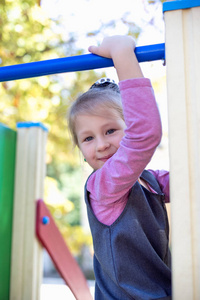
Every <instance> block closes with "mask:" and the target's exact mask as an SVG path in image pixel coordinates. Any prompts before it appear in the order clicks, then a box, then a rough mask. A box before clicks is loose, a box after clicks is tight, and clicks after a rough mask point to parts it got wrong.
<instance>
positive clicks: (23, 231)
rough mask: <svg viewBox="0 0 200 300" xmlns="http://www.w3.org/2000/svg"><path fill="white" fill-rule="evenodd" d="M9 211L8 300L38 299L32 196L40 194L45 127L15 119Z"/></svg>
mask: <svg viewBox="0 0 200 300" xmlns="http://www.w3.org/2000/svg"><path fill="white" fill-rule="evenodd" d="M17 127H18V130H17V154H16V173H15V195H14V212H13V239H12V261H11V264H12V270H11V289H10V299H11V300H27V299H28V300H38V299H39V298H40V286H41V279H42V248H41V246H40V244H39V242H38V240H37V239H36V236H35V222H36V200H37V199H38V198H43V191H44V178H45V145H46V137H47V130H46V128H45V127H44V126H43V125H42V124H40V123H19V124H18V126H17Z"/></svg>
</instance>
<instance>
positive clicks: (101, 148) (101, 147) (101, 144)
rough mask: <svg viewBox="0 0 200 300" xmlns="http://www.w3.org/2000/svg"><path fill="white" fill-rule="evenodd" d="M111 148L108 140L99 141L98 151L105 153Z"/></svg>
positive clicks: (100, 139) (101, 139)
mask: <svg viewBox="0 0 200 300" xmlns="http://www.w3.org/2000/svg"><path fill="white" fill-rule="evenodd" d="M108 147H109V143H108V141H106V139H104V138H99V139H98V140H97V147H96V148H97V151H104V150H106V149H107V148H108Z"/></svg>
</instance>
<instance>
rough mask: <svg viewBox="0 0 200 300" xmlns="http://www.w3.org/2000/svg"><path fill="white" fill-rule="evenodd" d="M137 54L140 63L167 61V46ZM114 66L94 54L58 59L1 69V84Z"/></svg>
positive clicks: (150, 47)
mask: <svg viewBox="0 0 200 300" xmlns="http://www.w3.org/2000/svg"><path fill="white" fill-rule="evenodd" d="M135 54H136V57H137V59H138V61H139V62H145V61H153V60H160V59H165V44H155V45H148V46H141V47H136V49H135ZM112 66H113V61H112V59H109V58H104V57H101V56H97V55H94V54H84V55H79V56H71V57H65V58H56V59H51V60H44V61H38V62H31V63H26V64H19V65H12V66H5V67H0V82H3V81H10V80H16V79H24V78H31V77H37V76H44V75H51V74H57V73H65V72H76V71H85V70H91V69H99V68H106V67H112Z"/></svg>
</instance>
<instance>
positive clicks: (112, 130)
mask: <svg viewBox="0 0 200 300" xmlns="http://www.w3.org/2000/svg"><path fill="white" fill-rule="evenodd" d="M115 131H116V129H109V130H108V131H107V132H106V134H112V133H114V132H115Z"/></svg>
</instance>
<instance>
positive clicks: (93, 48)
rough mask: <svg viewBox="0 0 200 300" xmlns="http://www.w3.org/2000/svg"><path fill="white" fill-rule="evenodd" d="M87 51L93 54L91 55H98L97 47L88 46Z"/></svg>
mask: <svg viewBox="0 0 200 300" xmlns="http://www.w3.org/2000/svg"><path fill="white" fill-rule="evenodd" d="M88 51H89V52H91V53H93V54H97V55H98V47H97V46H90V47H89V48H88Z"/></svg>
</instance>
